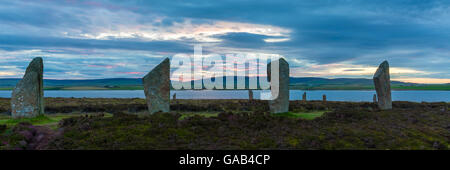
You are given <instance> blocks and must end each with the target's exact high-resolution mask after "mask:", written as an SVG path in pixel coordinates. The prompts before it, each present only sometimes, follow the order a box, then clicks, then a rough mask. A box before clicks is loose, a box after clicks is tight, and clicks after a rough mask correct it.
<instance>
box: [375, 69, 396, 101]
mask: <svg viewBox="0 0 450 170" xmlns="http://www.w3.org/2000/svg"><path fill="white" fill-rule="evenodd" d="M373 82H374V84H375V90H376V91H377V98H378V107H379V108H380V109H381V110H388V109H392V98H391V78H390V76H389V63H388V62H387V61H384V62H383V63H381V64H380V66H379V67H378V69H377V72H375V75H374V76H373Z"/></svg>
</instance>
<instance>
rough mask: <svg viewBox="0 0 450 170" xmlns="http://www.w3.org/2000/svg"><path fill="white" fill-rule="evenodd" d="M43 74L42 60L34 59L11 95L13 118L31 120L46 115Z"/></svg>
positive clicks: (39, 58)
mask: <svg viewBox="0 0 450 170" xmlns="http://www.w3.org/2000/svg"><path fill="white" fill-rule="evenodd" d="M43 72H44V64H43V60H42V58H41V57H37V58H34V59H33V60H32V61H31V62H30V64H29V65H28V67H27V70H26V71H25V75H24V76H23V78H22V80H20V81H19V82H18V83H17V85H16V87H15V88H14V90H13V92H12V94H11V116H12V117H13V118H30V117H36V116H38V115H41V114H44V85H43Z"/></svg>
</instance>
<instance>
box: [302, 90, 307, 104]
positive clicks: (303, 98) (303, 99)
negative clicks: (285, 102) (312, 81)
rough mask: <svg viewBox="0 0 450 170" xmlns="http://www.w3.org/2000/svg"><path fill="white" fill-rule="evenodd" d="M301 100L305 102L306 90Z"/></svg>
mask: <svg viewBox="0 0 450 170" xmlns="http://www.w3.org/2000/svg"><path fill="white" fill-rule="evenodd" d="M302 101H304V102H306V92H304V93H303V95H302Z"/></svg>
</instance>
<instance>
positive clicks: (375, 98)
mask: <svg viewBox="0 0 450 170" xmlns="http://www.w3.org/2000/svg"><path fill="white" fill-rule="evenodd" d="M373 103H375V104H376V103H378V102H377V95H376V94H374V95H373Z"/></svg>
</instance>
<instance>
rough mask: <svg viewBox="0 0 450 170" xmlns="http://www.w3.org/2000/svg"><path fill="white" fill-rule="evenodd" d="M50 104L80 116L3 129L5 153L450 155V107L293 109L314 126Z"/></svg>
mask: <svg viewBox="0 0 450 170" xmlns="http://www.w3.org/2000/svg"><path fill="white" fill-rule="evenodd" d="M45 104H46V108H45V111H46V113H47V114H62V113H71V114H79V115H80V116H76V117H72V118H67V119H63V120H62V121H60V122H59V125H58V128H56V129H54V128H50V127H47V126H35V125H32V124H30V123H19V124H17V125H15V126H2V125H0V134H1V135H0V149H443V150H448V149H450V111H449V110H448V105H449V103H411V102H394V104H393V107H394V109H393V110H389V111H380V110H378V109H376V106H375V105H374V104H372V103H364V102H361V103H356V102H326V103H323V102H321V101H308V102H300V101H292V102H291V104H290V108H289V110H290V112H291V113H302V112H307V111H318V110H321V111H325V113H324V114H323V115H322V116H321V117H318V118H315V119H312V120H306V119H302V118H297V117H291V116H277V115H272V114H269V113H268V112H267V110H268V105H267V101H248V100H177V101H172V104H171V110H172V112H171V113H168V114H161V113H158V114H154V115H151V116H142V115H144V114H145V112H146V106H145V101H144V100H143V99H77V98H71V99H67V98H46V101H45ZM9 112H10V108H9V100H8V99H0V114H8V113H9ZM187 112H189V113H199V114H198V116H189V117H183V116H182V115H183V114H185V113H187ZM85 113H97V114H94V115H89V116H86V115H83V114H85ZM200 113H202V114H203V113H218V114H216V115H215V116H200V115H202V114H200ZM105 114H113V115H114V116H112V117H111V116H104V115H105Z"/></svg>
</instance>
